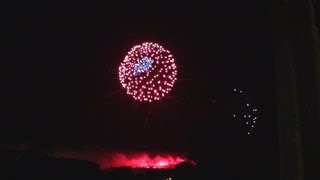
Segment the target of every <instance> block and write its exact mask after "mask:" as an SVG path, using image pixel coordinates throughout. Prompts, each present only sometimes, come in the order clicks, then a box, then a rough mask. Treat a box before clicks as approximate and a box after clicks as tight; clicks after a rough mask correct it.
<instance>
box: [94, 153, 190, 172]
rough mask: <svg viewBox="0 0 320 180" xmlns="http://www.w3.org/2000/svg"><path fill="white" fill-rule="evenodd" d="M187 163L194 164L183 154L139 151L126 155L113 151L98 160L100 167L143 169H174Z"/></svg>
mask: <svg viewBox="0 0 320 180" xmlns="http://www.w3.org/2000/svg"><path fill="white" fill-rule="evenodd" d="M180 163H189V164H190V165H196V163H195V162H194V161H192V160H189V159H187V158H185V157H183V156H175V155H170V154H164V155H155V156H151V155H149V154H148V153H139V154H135V155H127V154H123V153H114V154H112V156H111V158H106V159H103V158H102V159H101V160H100V162H99V165H100V169H108V168H119V167H130V168H145V169H174V168H175V166H176V165H177V164H180Z"/></svg>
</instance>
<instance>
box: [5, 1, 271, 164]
mask: <svg viewBox="0 0 320 180" xmlns="http://www.w3.org/2000/svg"><path fill="white" fill-rule="evenodd" d="M2 13H4V15H3V16H2V18H3V24H2V30H1V31H2V32H3V33H1V37H0V38H1V44H2V48H1V49H2V51H3V52H2V53H1V63H3V65H1V69H2V71H3V72H4V74H3V75H2V78H1V79H2V80H1V81H2V83H1V90H0V91H1V103H2V106H3V108H2V113H1V115H0V119H1V125H0V134H1V135H0V137H1V142H2V145H3V146H12V147H16V146H18V145H21V144H27V145H28V146H29V147H31V148H35V149H40V150H42V149H43V150H50V149H51V150H52V149H59V148H65V149H67V148H73V149H82V148H89V149H99V150H101V149H103V150H104V149H107V150H109V151H131V150H133V151H159V152H163V151H169V152H176V153H187V154H189V155H190V156H191V157H193V158H194V159H197V160H200V161H201V160H203V162H204V164H206V163H207V165H208V167H209V164H210V162H213V163H214V164H215V165H216V166H222V167H233V166H237V167H239V166H241V167H242V168H244V169H245V168H246V167H248V166H250V167H257V168H262V169H263V168H267V167H268V166H274V165H275V164H276V159H277V157H276V149H277V142H276V132H277V130H276V122H275V115H274V112H275V105H274V86H273V78H274V77H273V70H272V66H273V64H272V55H271V32H270V21H269V19H268V12H267V4H262V3H259V2H257V1H254V0H244V1H236V0H231V1H221V0H220V1H219V0H215V1H212V2H210V3H204V2H201V3H200V2H189V1H183V2H176V3H175V2H172V1H155V2H150V1H144V2H138V1H130V2H120V1H117V2H116V3H111V2H109V1H106V2H105V3H104V4H95V3H92V2H87V3H83V4H82V3H81V2H77V3H76V4H45V3H43V4H31V3H29V2H28V3H25V4H19V6H18V5H12V6H9V7H8V8H6V9H5V10H4V11H2ZM145 41H151V42H157V43H160V44H161V45H163V46H164V47H165V48H167V49H169V50H170V51H171V52H172V54H173V55H174V57H175V59H176V63H177V66H178V80H177V82H176V83H175V86H174V88H173V90H172V92H170V94H169V95H168V96H166V97H165V98H164V99H162V100H161V101H160V102H155V103H151V104H149V103H138V102H135V101H133V100H132V98H131V97H130V96H128V95H126V93H125V90H123V89H122V87H121V84H120V82H119V79H118V66H119V65H120V63H121V61H122V60H123V58H124V56H125V55H126V53H127V52H128V51H129V50H130V48H131V47H132V46H134V45H136V44H140V43H143V42H145ZM234 88H237V89H242V90H243V91H244V92H245V96H246V98H245V99H247V100H249V101H250V103H252V104H254V105H255V106H256V107H257V108H258V110H259V120H258V121H257V127H256V128H255V132H254V133H253V134H250V135H248V134H247V129H246V127H245V122H243V121H241V122H239V121H237V120H235V119H233V118H232V114H233V112H234V110H236V111H239V109H241V107H242V104H243V102H244V101H243V98H240V97H238V96H235V95H234V92H233V89H234Z"/></svg>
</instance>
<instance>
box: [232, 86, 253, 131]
mask: <svg viewBox="0 0 320 180" xmlns="http://www.w3.org/2000/svg"><path fill="white" fill-rule="evenodd" d="M233 92H234V93H236V95H240V96H241V95H242V96H244V92H243V90H237V89H233ZM242 103H244V104H243V107H242V108H241V111H240V112H239V113H235V114H233V115H232V116H233V118H235V119H239V120H242V121H244V122H245V126H246V127H247V134H248V135H251V134H252V133H253V132H254V129H255V127H256V123H257V120H258V117H257V116H258V109H257V108H255V107H254V106H253V105H252V104H251V103H249V102H248V99H247V98H245V102H242Z"/></svg>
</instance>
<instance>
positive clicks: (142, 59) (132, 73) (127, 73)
mask: <svg viewBox="0 0 320 180" xmlns="http://www.w3.org/2000/svg"><path fill="white" fill-rule="evenodd" d="M119 79H120V82H121V85H122V87H123V88H125V89H126V92H127V94H129V95H131V96H132V97H133V98H134V99H135V100H138V101H147V102H152V101H154V100H160V99H161V98H162V97H164V96H165V95H166V94H168V93H169V92H170V91H171V89H172V87H173V84H174V82H175V81H176V80H177V67H176V64H175V60H174V58H173V56H172V54H171V53H170V51H168V50H166V49H164V48H163V47H162V46H160V45H159V44H157V43H152V42H145V43H143V44H141V45H136V46H134V47H133V48H132V49H131V50H130V51H129V52H128V54H127V55H126V57H125V59H124V60H123V62H122V63H121V64H120V67H119Z"/></svg>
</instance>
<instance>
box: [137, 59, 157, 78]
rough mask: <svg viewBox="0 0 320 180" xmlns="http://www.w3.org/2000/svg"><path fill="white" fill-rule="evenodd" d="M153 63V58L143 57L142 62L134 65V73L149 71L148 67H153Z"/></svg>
mask: <svg viewBox="0 0 320 180" xmlns="http://www.w3.org/2000/svg"><path fill="white" fill-rule="evenodd" d="M152 63H153V60H152V59H151V58H148V57H144V58H142V59H141V61H140V62H138V63H137V64H135V65H134V70H133V75H135V76H137V75H139V74H141V73H143V72H145V71H147V70H148V69H150V68H151V65H152Z"/></svg>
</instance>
